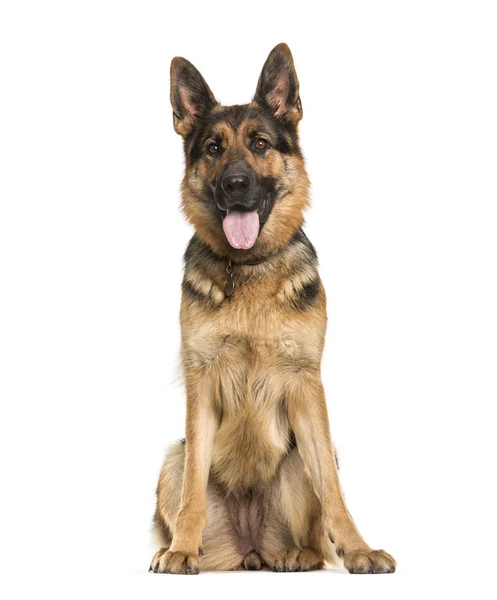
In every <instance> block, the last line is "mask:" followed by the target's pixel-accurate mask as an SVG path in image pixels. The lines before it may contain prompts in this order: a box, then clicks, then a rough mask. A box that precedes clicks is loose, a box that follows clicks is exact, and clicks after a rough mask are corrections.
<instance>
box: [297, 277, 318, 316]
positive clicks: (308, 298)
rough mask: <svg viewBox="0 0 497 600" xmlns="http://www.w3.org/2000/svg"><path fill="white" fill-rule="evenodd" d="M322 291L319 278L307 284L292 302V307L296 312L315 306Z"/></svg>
mask: <svg viewBox="0 0 497 600" xmlns="http://www.w3.org/2000/svg"><path fill="white" fill-rule="evenodd" d="M320 289H321V285H320V279H319V276H318V277H316V278H315V279H313V280H312V281H310V282H309V283H306V284H305V285H303V286H302V288H301V289H300V290H299V291H298V292H297V293H296V294H295V296H294V297H293V298H292V300H291V304H292V307H293V308H295V309H296V310H306V309H307V308H310V307H311V306H313V305H314V303H315V301H316V299H317V297H318V296H319V292H320Z"/></svg>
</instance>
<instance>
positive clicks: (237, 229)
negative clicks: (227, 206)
mask: <svg viewBox="0 0 497 600" xmlns="http://www.w3.org/2000/svg"><path fill="white" fill-rule="evenodd" d="M268 196H269V194H268V195H267V196H265V197H264V198H263V200H262V202H261V206H260V207H259V208H258V209H257V210H249V211H241V210H227V212H226V216H225V217H224V219H223V230H224V234H225V236H226V239H227V240H228V242H229V244H230V246H232V247H233V248H236V249H237V250H249V249H250V248H252V246H253V245H254V244H255V242H256V240H257V236H258V235H259V230H260V226H261V216H263V215H264V213H265V209H266V204H267V199H268Z"/></svg>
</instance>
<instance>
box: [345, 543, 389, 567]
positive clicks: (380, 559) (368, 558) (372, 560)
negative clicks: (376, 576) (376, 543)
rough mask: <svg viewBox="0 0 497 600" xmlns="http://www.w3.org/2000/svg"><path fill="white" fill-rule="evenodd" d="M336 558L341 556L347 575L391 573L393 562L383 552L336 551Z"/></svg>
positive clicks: (386, 553)
mask: <svg viewBox="0 0 497 600" xmlns="http://www.w3.org/2000/svg"><path fill="white" fill-rule="evenodd" d="M337 554H338V556H343V564H344V567H345V568H346V569H347V571H348V572H349V573H393V572H394V571H395V560H394V558H393V557H392V556H390V554H388V552H385V551H384V550H370V549H368V550H352V551H350V552H344V551H343V550H342V549H340V548H339V549H337Z"/></svg>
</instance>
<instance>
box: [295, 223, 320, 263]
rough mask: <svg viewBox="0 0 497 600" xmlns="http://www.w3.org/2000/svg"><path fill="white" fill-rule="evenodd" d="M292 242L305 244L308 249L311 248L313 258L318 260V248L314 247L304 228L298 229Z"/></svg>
mask: <svg viewBox="0 0 497 600" xmlns="http://www.w3.org/2000/svg"><path fill="white" fill-rule="evenodd" d="M290 243H291V244H303V245H304V246H305V247H306V248H307V250H309V253H310V255H311V256H312V258H314V259H316V260H317V257H318V255H317V252H316V249H315V248H314V246H313V245H312V243H311V241H310V240H309V238H308V237H307V236H306V234H305V233H304V230H303V229H302V228H299V229H297V231H296V232H295V233H294V234H293V237H292V240H291V242H290Z"/></svg>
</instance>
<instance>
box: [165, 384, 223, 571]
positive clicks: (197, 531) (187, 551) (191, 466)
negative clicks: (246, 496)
mask: <svg viewBox="0 0 497 600" xmlns="http://www.w3.org/2000/svg"><path fill="white" fill-rule="evenodd" d="M205 379H206V377H205V376H204V377H202V376H197V377H195V376H194V374H192V373H190V376H189V377H188V376H187V382H186V391H187V405H186V446H185V465H184V473H183V487H182V493H181V504H180V509H179V512H178V516H177V518H176V522H175V525H174V531H173V539H172V543H171V547H170V548H169V550H168V551H167V552H165V553H164V555H163V556H162V557H161V559H160V570H161V571H162V572H166V573H182V574H196V573H198V572H199V565H198V556H199V553H200V554H202V551H203V550H202V530H203V528H204V526H205V523H206V520H207V502H206V490H207V482H208V478H209V470H210V465H211V454H212V445H213V440H214V436H215V433H216V431H217V429H218V426H219V423H218V417H217V415H216V411H215V409H214V406H213V398H212V394H211V393H210V385H208V384H209V383H210V381H205Z"/></svg>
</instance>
